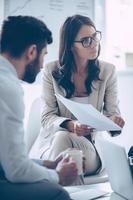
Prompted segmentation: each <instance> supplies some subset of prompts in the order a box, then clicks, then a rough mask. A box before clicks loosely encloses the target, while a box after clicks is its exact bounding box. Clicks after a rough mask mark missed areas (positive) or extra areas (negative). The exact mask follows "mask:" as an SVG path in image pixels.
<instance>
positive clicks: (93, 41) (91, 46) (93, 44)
mask: <svg viewBox="0 0 133 200" xmlns="http://www.w3.org/2000/svg"><path fill="white" fill-rule="evenodd" d="M98 44H99V42H97V41H95V40H93V39H92V41H91V44H90V48H91V49H93V48H94V47H96V46H97V45H98Z"/></svg>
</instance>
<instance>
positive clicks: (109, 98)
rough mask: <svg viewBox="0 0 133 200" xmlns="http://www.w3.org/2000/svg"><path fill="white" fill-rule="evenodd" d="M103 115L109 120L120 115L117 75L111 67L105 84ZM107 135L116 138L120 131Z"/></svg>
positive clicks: (113, 67)
mask: <svg viewBox="0 0 133 200" xmlns="http://www.w3.org/2000/svg"><path fill="white" fill-rule="evenodd" d="M103 114H104V115H106V116H107V117H109V118H112V117H113V116H114V115H120V110H119V100H118V86H117V73H116V68H115V66H113V65H112V70H111V72H110V74H109V76H108V80H107V84H106V89H105V96H104V108H103ZM109 133H110V135H111V136H116V135H119V134H120V133H121V131H110V132H109Z"/></svg>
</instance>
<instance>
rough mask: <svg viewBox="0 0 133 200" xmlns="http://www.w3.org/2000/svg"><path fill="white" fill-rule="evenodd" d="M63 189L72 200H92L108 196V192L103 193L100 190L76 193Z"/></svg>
mask: <svg viewBox="0 0 133 200" xmlns="http://www.w3.org/2000/svg"><path fill="white" fill-rule="evenodd" d="M65 189H66V190H67V191H68V193H69V195H70V197H71V198H72V200H82V199H83V200H94V199H97V198H100V197H104V196H106V195H109V192H108V191H103V190H100V189H86V190H84V189H82V190H78V191H69V190H68V189H67V187H65Z"/></svg>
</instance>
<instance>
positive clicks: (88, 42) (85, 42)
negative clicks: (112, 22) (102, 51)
mask: <svg viewBox="0 0 133 200" xmlns="http://www.w3.org/2000/svg"><path fill="white" fill-rule="evenodd" d="M101 38H102V34H101V32H100V31H96V32H95V33H93V34H92V36H88V37H83V38H81V39H80V40H75V41H74V42H78V43H81V44H82V45H83V47H84V48H87V47H89V46H90V45H91V44H92V41H95V42H100V40H101Z"/></svg>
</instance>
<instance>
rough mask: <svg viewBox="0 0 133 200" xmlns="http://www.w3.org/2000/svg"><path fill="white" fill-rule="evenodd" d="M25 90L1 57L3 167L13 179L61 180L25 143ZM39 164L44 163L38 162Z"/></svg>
mask: <svg viewBox="0 0 133 200" xmlns="http://www.w3.org/2000/svg"><path fill="white" fill-rule="evenodd" d="M23 119H24V102H23V89H22V87H21V85H20V80H19V79H18V77H17V73H16V70H15V68H14V67H13V66H12V65H11V63H9V61H7V60H6V59H5V58H3V57H2V56H0V168H2V169H3V170H4V173H5V176H6V178H7V179H8V180H9V181H11V182H25V183H30V182H31V183H33V182H37V181H43V180H44V179H47V180H49V181H51V182H58V181H59V177H58V174H57V172H56V171H55V170H51V169H47V168H46V167H43V166H41V165H40V164H37V163H36V162H34V161H32V160H30V159H29V158H28V155H27V151H26V147H25V143H24V127H23ZM38 163H40V162H39V161H38Z"/></svg>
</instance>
